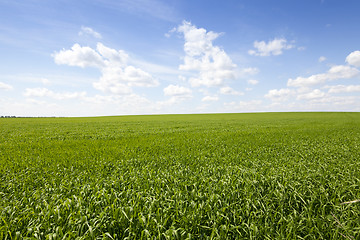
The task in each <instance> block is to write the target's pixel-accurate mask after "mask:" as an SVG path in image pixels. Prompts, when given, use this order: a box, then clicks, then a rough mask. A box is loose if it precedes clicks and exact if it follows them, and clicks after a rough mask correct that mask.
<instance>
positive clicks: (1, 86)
mask: <svg viewBox="0 0 360 240" xmlns="http://www.w3.org/2000/svg"><path fill="white" fill-rule="evenodd" d="M0 89H3V90H11V89H13V87H12V86H11V85H9V84H6V83H3V82H0Z"/></svg>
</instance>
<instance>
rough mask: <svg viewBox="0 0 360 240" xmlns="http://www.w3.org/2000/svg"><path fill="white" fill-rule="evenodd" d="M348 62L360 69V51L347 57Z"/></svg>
mask: <svg viewBox="0 0 360 240" xmlns="http://www.w3.org/2000/svg"><path fill="white" fill-rule="evenodd" d="M346 62H347V63H348V64H350V65H353V66H355V67H360V51H354V52H352V53H350V54H349V55H348V56H347V57H346Z"/></svg>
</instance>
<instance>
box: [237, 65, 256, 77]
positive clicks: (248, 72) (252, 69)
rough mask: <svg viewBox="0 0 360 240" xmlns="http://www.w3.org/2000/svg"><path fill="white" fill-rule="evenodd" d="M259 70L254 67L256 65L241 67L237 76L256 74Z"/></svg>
mask: <svg viewBox="0 0 360 240" xmlns="http://www.w3.org/2000/svg"><path fill="white" fill-rule="evenodd" d="M259 72H260V71H259V69H258V68H256V67H248V68H243V69H241V70H240V72H239V76H241V77H246V76H249V75H256V74H258V73H259Z"/></svg>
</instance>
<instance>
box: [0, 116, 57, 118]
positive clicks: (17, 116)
mask: <svg viewBox="0 0 360 240" xmlns="http://www.w3.org/2000/svg"><path fill="white" fill-rule="evenodd" d="M0 118H49V117H19V116H0ZM51 118H54V117H51Z"/></svg>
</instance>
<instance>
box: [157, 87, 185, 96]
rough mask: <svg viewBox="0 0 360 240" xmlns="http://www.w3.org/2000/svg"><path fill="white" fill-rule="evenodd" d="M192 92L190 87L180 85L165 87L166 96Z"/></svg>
mask: <svg viewBox="0 0 360 240" xmlns="http://www.w3.org/2000/svg"><path fill="white" fill-rule="evenodd" d="M191 92H192V91H191V90H190V89H188V88H186V87H181V86H178V85H169V86H167V87H166V88H164V95H165V96H190V95H191Z"/></svg>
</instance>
